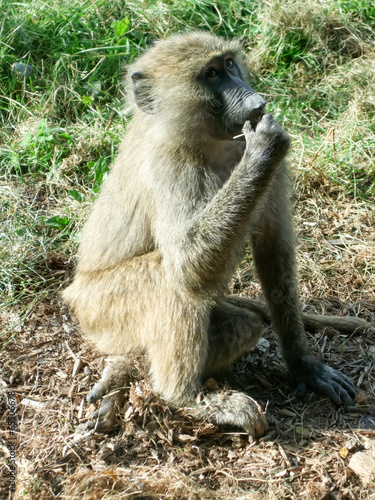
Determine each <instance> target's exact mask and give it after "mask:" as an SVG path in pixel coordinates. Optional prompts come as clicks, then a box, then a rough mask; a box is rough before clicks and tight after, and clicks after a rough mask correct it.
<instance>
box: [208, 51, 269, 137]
mask: <svg viewBox="0 0 375 500" xmlns="http://www.w3.org/2000/svg"><path fill="white" fill-rule="evenodd" d="M202 83H203V84H204V85H205V86H207V87H208V88H209V89H210V91H211V92H212V95H213V98H214V99H213V101H212V112H213V114H214V116H215V118H216V119H215V123H216V129H217V130H216V131H215V135H216V134H217V135H221V134H223V136H224V138H226V139H227V138H232V137H233V136H235V135H237V134H240V133H241V131H242V128H243V126H244V124H245V122H246V121H249V122H250V123H251V126H252V128H254V129H255V127H256V124H257V123H258V121H259V120H260V118H261V117H262V115H263V114H264V108H265V105H266V101H265V100H264V99H263V98H262V97H261V96H260V95H259V94H257V93H256V92H255V91H254V90H253V89H252V88H251V87H249V85H247V83H245V82H244V81H243V77H242V72H241V68H240V66H239V64H238V63H237V62H236V59H235V56H234V55H233V54H231V53H226V54H224V55H222V56H217V57H214V58H213V59H211V61H210V62H209V63H208V64H207V66H206V68H205V70H204V74H203V82H202ZM220 132H221V134H220Z"/></svg>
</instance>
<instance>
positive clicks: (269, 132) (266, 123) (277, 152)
mask: <svg viewBox="0 0 375 500" xmlns="http://www.w3.org/2000/svg"><path fill="white" fill-rule="evenodd" d="M242 131H243V133H244V134H245V139H246V149H247V151H248V153H249V154H250V156H251V158H252V159H254V160H256V161H257V162H260V163H267V164H268V165H269V166H271V167H273V166H274V165H275V164H278V163H279V162H280V161H281V160H283V159H284V158H285V156H286V154H287V152H288V149H289V146H290V138H289V135H288V134H287V133H286V131H285V130H284V129H283V128H282V127H281V126H280V125H279V124H278V123H277V121H276V120H274V118H273V116H272V115H271V114H270V113H266V114H264V115H263V116H262V117H261V119H260V120H259V122H258V124H257V126H256V128H255V130H254V128H252V125H251V123H250V122H249V121H247V122H246V123H245V125H244V127H243V129H242Z"/></svg>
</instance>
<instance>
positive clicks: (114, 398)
mask: <svg viewBox="0 0 375 500" xmlns="http://www.w3.org/2000/svg"><path fill="white" fill-rule="evenodd" d="M91 392H93V391H91ZM124 392H125V390H124V389H117V390H116V391H115V392H113V393H112V394H109V395H108V396H107V397H105V398H104V399H103V401H102V402H101V404H100V408H99V410H97V411H95V412H94V413H93V414H92V415H91V416H90V418H91V420H90V421H89V422H87V428H88V429H95V430H96V431H97V432H110V431H113V430H115V429H116V428H118V427H119V426H120V422H119V420H118V418H117V414H118V413H119V411H120V410H121V408H122V406H123V405H124ZM90 394H91V393H90Z"/></svg>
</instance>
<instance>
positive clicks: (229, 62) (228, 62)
mask: <svg viewBox="0 0 375 500" xmlns="http://www.w3.org/2000/svg"><path fill="white" fill-rule="evenodd" d="M225 66H226V67H227V68H228V69H231V68H234V61H233V59H227V60H226V61H225Z"/></svg>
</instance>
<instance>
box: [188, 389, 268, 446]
mask: <svg viewBox="0 0 375 500" xmlns="http://www.w3.org/2000/svg"><path fill="white" fill-rule="evenodd" d="M191 414H192V415H193V417H194V418H196V419H199V420H200V419H207V420H209V421H210V422H213V423H215V424H218V425H225V424H229V425H235V426H236V427H241V428H242V429H244V430H245V431H246V432H247V433H248V434H250V435H251V436H253V437H260V436H263V435H264V434H265V433H266V432H267V429H268V424H267V420H266V417H265V415H264V413H263V411H262V409H261V407H260V406H259V404H258V403H257V402H256V401H254V399H252V398H251V397H250V396H247V395H246V394H244V393H243V392H237V391H225V392H224V391H218V392H210V393H208V394H205V395H204V396H203V400H202V401H201V402H200V403H199V405H198V406H196V407H195V408H194V409H193V410H192V411H191Z"/></svg>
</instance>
